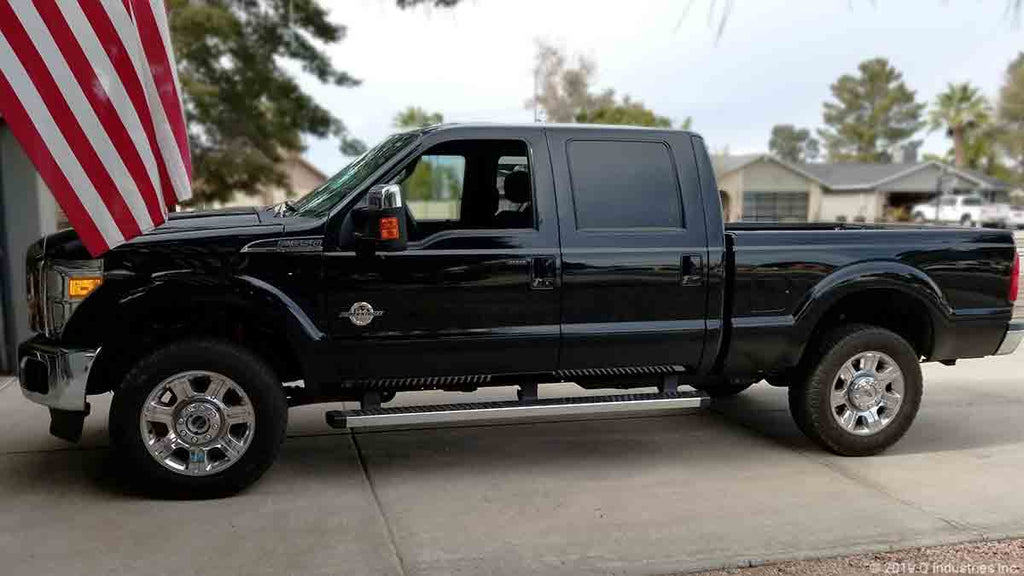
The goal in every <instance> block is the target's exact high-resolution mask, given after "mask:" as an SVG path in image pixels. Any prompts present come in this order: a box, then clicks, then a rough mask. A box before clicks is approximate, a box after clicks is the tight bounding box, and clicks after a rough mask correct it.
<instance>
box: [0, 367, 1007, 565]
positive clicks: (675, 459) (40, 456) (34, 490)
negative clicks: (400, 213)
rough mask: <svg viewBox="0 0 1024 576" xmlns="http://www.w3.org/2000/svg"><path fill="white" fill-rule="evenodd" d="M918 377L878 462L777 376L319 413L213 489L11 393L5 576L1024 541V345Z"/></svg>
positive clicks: (94, 421)
mask: <svg viewBox="0 0 1024 576" xmlns="http://www.w3.org/2000/svg"><path fill="white" fill-rule="evenodd" d="M925 373H926V383H927V384H926V392H925V399H924V404H923V407H922V409H921V412H920V415H919V416H918V419H917V422H916V424H915V425H914V427H913V428H912V429H911V431H910V433H909V434H908V435H907V437H906V438H904V440H903V441H902V442H901V443H900V444H899V445H897V446H896V448H895V449H893V450H891V451H890V452H888V453H886V454H885V455H882V456H878V457H873V458H866V459H843V458H838V457H834V456H831V455H828V454H826V453H824V452H822V451H820V450H818V449H817V448H815V447H814V446H812V445H811V444H810V443H809V442H808V441H806V440H805V439H804V438H803V437H802V436H801V435H800V434H799V432H798V431H797V430H796V428H795V427H794V425H793V424H792V423H791V421H790V418H789V414H788V411H787V408H786V394H785V391H784V390H779V389H774V388H770V387H768V386H767V385H764V384H762V385H759V386H756V387H755V388H753V389H751V390H749V391H748V392H747V393H745V394H744V395H742V396H740V397H738V398H736V399H733V400H729V401H721V402H717V403H716V404H715V405H714V407H713V408H712V409H711V410H705V411H700V412H695V413H691V414H688V415H680V416H672V417H657V418H634V419H618V420H604V421H586V422H560V423H545V424H517V425H504V426H491V427H474V428H448V429H429V430H411V431H401V432H375V433H361V434H357V435H351V434H348V433H339V432H337V431H334V430H331V429H329V428H327V427H326V425H325V424H323V411H324V407H307V408H302V409H299V410H293V411H292V413H291V425H290V434H289V439H288V441H287V442H286V444H285V446H284V450H283V452H282V456H281V458H280V460H279V461H278V462H277V464H276V465H275V466H274V467H273V468H272V469H271V471H270V472H269V473H268V474H267V475H266V476H265V477H264V478H263V480H262V481H261V482H260V483H259V484H257V485H256V486H255V487H253V488H252V489H250V490H249V491H248V492H246V493H244V494H242V495H240V496H237V497H234V498H230V499H226V500H220V501H206V502H173V501H152V500H146V499H142V498H140V497H139V496H137V495H135V494H133V493H132V492H131V491H130V490H128V489H126V488H125V487H122V486H119V485H118V484H117V482H116V481H115V480H113V479H112V476H111V474H110V472H109V470H110V462H109V459H110V458H111V455H110V453H109V451H108V450H107V449H106V438H105V436H106V411H107V403H108V402H107V400H108V399H107V398H105V397H104V398H101V399H99V401H94V414H93V416H91V417H90V418H89V420H88V421H87V430H86V434H85V439H84V441H83V443H82V444H81V446H75V447H72V446H69V445H66V444H64V443H62V442H61V441H59V440H56V439H53V438H50V437H49V436H48V435H47V425H48V418H47V414H46V412H45V410H43V409H42V408H39V407H35V406H33V405H30V404H29V403H28V402H27V401H25V400H23V399H22V398H21V394H20V391H19V390H18V389H17V386H16V384H15V385H12V386H8V387H7V388H6V389H4V390H2V391H0V559H2V565H3V568H2V571H3V573H4V574H7V575H11V576H15V575H21V574H26V575H29V574H31V575H33V576H35V575H39V574H72V573H73V574H100V573H103V574H137V573H142V572H143V571H145V573H148V574H174V575H176V576H181V575H187V574H203V575H210V574H216V575H221V574H222V575H232V576H233V575H236V574H268V575H269V574H273V575H280V574H303V575H306V574H339V575H340V574H344V575H346V576H349V575H352V576H354V575H361V574H374V575H376V574H417V575H419V574H431V575H448V574H510V575H521V574H531V573H537V574H552V573H554V574H570V573H571V574H578V573H592V574H661V573H669V572H679V571H687V570H696V569H701V568H710V567H722V566H735V565H744V564H747V563H750V562H763V561H768V560H774V559H788V558H802V557H811V556H823V555H836V554H841V553H850V552H858V551H867V550H882V549H891V548H901V547H907V546H912V545H925V544H935V543H945V542H952V541H961V540H976V539H981V538H994V537H1000V536H1010V535H1014V536H1019V535H1024V494H1022V492H1021V486H1022V484H1021V482H1022V481H1021V479H1022V478H1024V450H1022V448H1024V425H1022V418H1021V416H1022V411H1024V410H1022V409H1024V355H1021V354H1018V355H1015V356H1011V357H1005V358H992V359H986V360H974V361H964V362H961V363H960V365H959V366H957V367H953V368H950V367H943V366H939V365H928V366H927V367H926V369H925ZM549 394H550V393H549ZM489 395H490V396H491V397H495V396H504V397H511V396H512V391H511V390H507V389H502V390H497V391H493V392H490V393H489ZM424 396H428V395H424ZM410 399H411V398H410ZM422 399H423V398H422V397H421V400H422ZM466 399H467V400H468V399H470V398H466Z"/></svg>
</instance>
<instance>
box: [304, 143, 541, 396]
mask: <svg viewBox="0 0 1024 576" xmlns="http://www.w3.org/2000/svg"><path fill="white" fill-rule="evenodd" d="M373 184H397V185H399V186H400V187H401V189H402V199H403V202H404V203H405V206H406V207H407V208H408V222H407V224H408V225H407V228H408V245H407V248H406V249H405V250H403V251H400V252H388V253H377V254H372V255H366V254H359V253H357V252H356V250H355V247H354V246H353V244H352V239H351V235H350V234H348V233H346V230H347V229H350V228H351V226H349V225H348V224H346V219H347V218H348V216H344V215H341V216H340V217H339V222H338V223H337V224H336V225H332V226H333V229H329V230H328V234H337V235H339V241H338V246H337V247H336V248H332V249H325V253H324V267H325V268H324V276H325V288H326V298H325V302H326V303H325V308H326V311H327V315H328V322H329V329H328V330H329V339H330V347H331V350H332V358H333V360H334V362H335V363H336V366H337V367H336V372H337V377H338V378H341V379H350V378H356V379H364V380H365V379H369V380H374V379H380V380H390V379H404V378H419V379H422V378H426V377H431V378H435V377H436V378H441V380H433V381H432V382H434V383H435V384H434V385H445V384H446V383H455V384H460V383H464V384H467V385H469V384H473V383H475V382H481V383H482V382H484V381H486V380H483V379H482V378H491V377H492V375H495V374H522V373H536V372H550V371H553V370H554V369H555V367H556V365H557V359H558V342H559V305H560V302H559V294H558V290H557V288H558V276H557V270H558V267H559V253H558V234H557V221H556V214H555V199H554V193H553V187H552V180H551V167H550V161H549V156H548V150H547V142H546V140H545V139H544V135H543V132H542V131H541V130H537V129H529V130H527V129H524V130H515V129H509V128H490V127H481V128H467V127H462V128H460V129H459V130H458V131H457V132H456V133H455V135H453V134H452V132H450V131H445V130H438V131H433V132H431V133H429V134H427V135H426V136H424V138H423V141H422V142H421V143H420V144H419V146H418V150H417V151H416V152H415V153H414V154H413V155H412V156H411V157H410V158H409V159H408V160H407V161H406V162H404V163H402V165H400V166H398V167H396V168H395V169H394V170H393V171H391V172H390V173H389V174H386V175H384V176H383V177H382V179H381V180H379V181H377V182H373Z"/></svg>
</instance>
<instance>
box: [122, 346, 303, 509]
mask: <svg viewBox="0 0 1024 576" xmlns="http://www.w3.org/2000/svg"><path fill="white" fill-rule="evenodd" d="M287 423H288V405H287V402H286V399H285V396H284V391H283V389H282V388H281V383H280V382H279V381H278V378H277V376H276V375H275V374H274V372H273V370H272V369H271V368H270V366H268V365H267V363H266V362H264V361H263V360H262V359H260V358H259V357H257V356H255V355H254V354H252V353H251V352H249V351H248V350H246V349H244V348H242V347H240V346H237V345H235V344H231V343H229V342H224V341H219V340H194V341H182V342H178V343H175V344H171V345H169V346H166V347H164V348H162V349H160V350H157V351H156V352H154V353H153V354H151V355H150V356H148V357H145V358H143V359H142V360H140V361H139V362H138V363H136V364H135V365H134V366H133V367H132V368H131V370H129V372H128V374H127V375H126V376H125V378H124V380H123V382H122V385H121V387H120V388H119V389H118V390H117V391H116V392H115V393H114V399H113V402H112V403H111V407H110V422H109V429H110V439H111V443H112V444H113V447H114V450H115V453H116V457H117V458H118V459H119V460H120V461H123V462H124V463H125V464H127V467H128V472H130V473H131V474H132V475H133V476H135V477H136V479H137V480H138V481H139V482H140V483H141V486H142V487H143V488H144V489H146V490H147V491H151V492H153V493H154V494H158V495H168V496H172V497H192V498H209V497H219V496H226V495H229V494H233V493H235V492H238V491H240V490H242V489H244V488H245V487H247V486H249V485H250V484H252V483H253V482H255V481H256V480H257V479H258V478H259V477H260V476H261V475H263V473H264V472H266V470H267V469H268V468H269V467H270V465H271V464H272V463H273V462H274V459H275V458H276V457H277V453H278V451H279V450H280V447H281V443H282V442H283V441H284V436H285V428H286V427H287Z"/></svg>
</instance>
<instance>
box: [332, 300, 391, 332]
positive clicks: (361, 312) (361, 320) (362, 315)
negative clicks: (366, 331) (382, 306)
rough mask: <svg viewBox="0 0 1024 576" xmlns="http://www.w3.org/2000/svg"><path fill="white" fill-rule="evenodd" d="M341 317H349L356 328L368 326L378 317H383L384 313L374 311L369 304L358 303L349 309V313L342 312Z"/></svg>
mask: <svg viewBox="0 0 1024 576" xmlns="http://www.w3.org/2000/svg"><path fill="white" fill-rule="evenodd" d="M341 315H342V316H345V317H347V318H348V319H349V320H351V321H352V323H353V324H355V325H356V326H366V325H368V324H369V323H370V322H373V319H374V318H376V317H377V316H383V315H384V311H383V310H374V309H373V306H370V304H369V302H356V303H355V304H353V305H352V307H351V308H349V309H348V312H342V314H341Z"/></svg>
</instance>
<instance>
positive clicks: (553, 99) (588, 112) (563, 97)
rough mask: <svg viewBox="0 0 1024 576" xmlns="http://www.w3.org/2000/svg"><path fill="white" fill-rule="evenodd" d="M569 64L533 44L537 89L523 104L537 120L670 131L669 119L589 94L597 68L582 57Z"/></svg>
mask: <svg viewBox="0 0 1024 576" xmlns="http://www.w3.org/2000/svg"><path fill="white" fill-rule="evenodd" d="M570 61H571V59H570V58H569V57H568V56H566V54H565V53H564V52H563V51H562V50H561V49H560V48H558V47H556V46H552V45H551V44H549V43H547V42H544V41H542V40H538V41H537V57H536V65H535V66H534V69H533V74H534V80H535V81H536V86H537V89H536V93H535V94H534V96H533V98H530V99H529V100H527V101H526V106H527V108H534V109H535V110H538V116H539V111H540V110H543V111H544V115H545V117H546V119H547V121H549V122H562V123H570V122H578V123H581V124H626V125H631V126H655V127H661V128H671V127H672V120H671V119H670V118H668V117H665V116H659V115H658V114H655V113H654V111H652V110H650V109H648V108H646V107H645V106H644V105H643V103H642V102H639V101H636V100H633V99H631V98H630V97H629V96H628V95H626V96H624V97H623V98H622V99H621V100H619V99H618V98H617V97H616V95H615V91H614V90H612V89H607V90H605V91H603V92H601V93H597V94H595V93H593V92H591V85H592V84H593V82H594V78H595V77H596V75H597V64H596V63H595V62H594V61H593V60H591V59H589V58H586V57H583V56H577V57H576V59H575V64H570ZM538 119H539V118H538ZM692 124H693V119H692V118H689V117H688V118H686V119H685V120H684V121H683V123H682V125H681V128H682V129H683V130H688V129H689V128H690V126H691V125H692Z"/></svg>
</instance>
